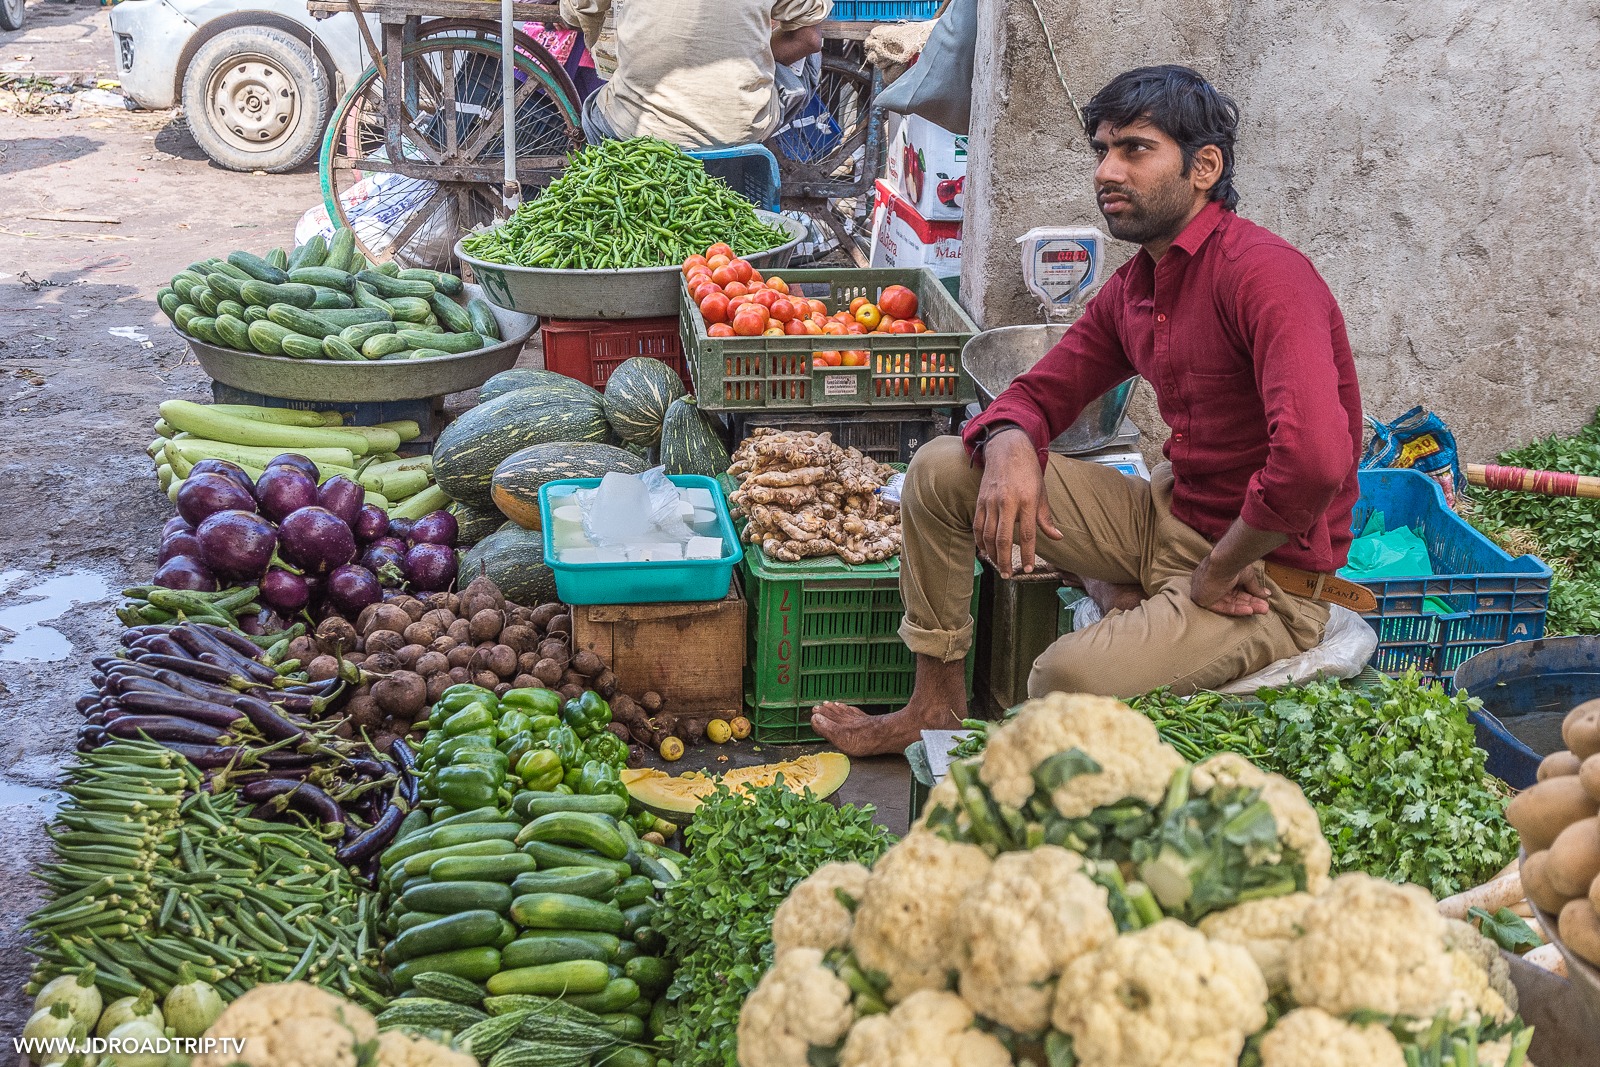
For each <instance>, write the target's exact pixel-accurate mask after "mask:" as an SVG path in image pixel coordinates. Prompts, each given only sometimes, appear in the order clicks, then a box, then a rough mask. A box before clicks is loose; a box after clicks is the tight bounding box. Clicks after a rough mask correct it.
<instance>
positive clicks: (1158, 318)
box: [1156, 315, 1167, 322]
mask: <svg viewBox="0 0 1600 1067" xmlns="http://www.w3.org/2000/svg"><path fill="white" fill-rule="evenodd" d="M1156 321H1157V322H1166V321H1167V317H1166V316H1165V315H1157V316H1156Z"/></svg>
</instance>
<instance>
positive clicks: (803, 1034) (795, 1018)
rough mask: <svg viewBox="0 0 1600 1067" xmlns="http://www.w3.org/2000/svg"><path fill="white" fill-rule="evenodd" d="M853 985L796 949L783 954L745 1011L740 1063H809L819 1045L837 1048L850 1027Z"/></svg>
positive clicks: (792, 1066)
mask: <svg viewBox="0 0 1600 1067" xmlns="http://www.w3.org/2000/svg"><path fill="white" fill-rule="evenodd" d="M854 1020H855V1012H854V1010H853V1009H852V1008H851V1007H850V987H849V986H847V985H845V984H844V983H843V982H842V981H840V980H839V976H838V975H836V974H834V973H833V972H832V971H830V970H829V969H828V968H827V967H824V966H823V965H822V953H820V952H818V951H817V950H816V949H814V948H796V949H791V950H790V951H788V952H786V953H784V954H783V955H782V956H780V957H778V961H777V963H775V964H773V966H772V969H771V970H769V971H768V972H767V973H766V974H765V975H764V976H763V977H762V979H761V984H760V985H758V986H756V988H755V991H754V992H752V993H751V994H750V996H749V997H748V998H746V1000H745V1002H744V1008H743V1009H742V1010H741V1011H740V1012H739V1067H807V1063H806V1055H807V1053H808V1052H809V1051H810V1049H811V1047H812V1046H813V1045H816V1046H819V1047H823V1048H832V1047H833V1046H834V1045H836V1044H838V1043H839V1039H840V1038H842V1037H843V1036H844V1034H845V1031H846V1030H848V1029H850V1024H851V1022H853V1021H854Z"/></svg>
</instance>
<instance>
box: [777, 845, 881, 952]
mask: <svg viewBox="0 0 1600 1067" xmlns="http://www.w3.org/2000/svg"><path fill="white" fill-rule="evenodd" d="M871 873H872V872H871V871H869V870H867V869H866V868H865V867H863V866H862V865H861V864H859V863H825V864H823V865H822V866H821V867H818V868H817V869H816V870H815V871H812V872H811V876H810V877H809V878H807V879H806V880H805V881H803V882H801V883H800V884H799V885H797V886H795V887H794V889H793V890H792V891H790V893H789V896H788V898H787V899H786V900H784V902H783V903H782V904H779V905H778V910H777V912H776V913H774V914H773V916H772V954H773V958H774V959H776V958H778V957H779V956H782V955H783V954H784V953H786V952H788V951H790V950H791V949H797V948H814V949H816V950H817V951H819V952H827V951H828V950H829V949H834V948H842V947H844V946H845V945H848V944H849V943H850V928H851V927H852V926H854V925H855V916H853V915H852V914H851V913H850V909H848V908H846V907H845V906H844V905H843V904H841V903H840V902H839V896H838V894H837V893H836V892H835V890H840V889H842V890H844V892H845V893H846V894H848V895H849V896H850V897H852V898H854V899H855V900H856V901H857V902H859V901H860V900H861V898H862V896H864V895H865V893H866V890H867V877H868V875H870V874H871Z"/></svg>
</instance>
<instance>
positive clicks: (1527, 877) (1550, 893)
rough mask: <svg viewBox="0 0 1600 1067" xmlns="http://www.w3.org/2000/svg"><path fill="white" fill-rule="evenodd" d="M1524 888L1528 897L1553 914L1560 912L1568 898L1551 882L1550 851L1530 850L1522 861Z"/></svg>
mask: <svg viewBox="0 0 1600 1067" xmlns="http://www.w3.org/2000/svg"><path fill="white" fill-rule="evenodd" d="M1522 890H1523V892H1525V893H1526V894H1527V895H1528V899H1529V900H1530V901H1532V902H1533V903H1534V904H1537V905H1538V906H1539V907H1540V908H1541V909H1542V910H1544V911H1546V912H1548V913H1549V914H1551V915H1557V914H1559V913H1560V911H1561V908H1562V906H1563V905H1565V904H1566V902H1567V898H1566V897H1564V896H1562V895H1561V894H1560V893H1557V892H1556V891H1555V887H1554V886H1552V885H1551V884H1550V853H1548V852H1530V853H1529V854H1528V856H1527V858H1525V859H1524V860H1523V861H1522Z"/></svg>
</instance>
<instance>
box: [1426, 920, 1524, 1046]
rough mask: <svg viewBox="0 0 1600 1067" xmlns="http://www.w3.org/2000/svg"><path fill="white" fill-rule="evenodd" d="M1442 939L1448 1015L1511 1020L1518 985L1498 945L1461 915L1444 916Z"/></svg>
mask: <svg viewBox="0 0 1600 1067" xmlns="http://www.w3.org/2000/svg"><path fill="white" fill-rule="evenodd" d="M1444 941H1445V949H1446V950H1447V951H1448V952H1449V953H1450V973H1451V975H1452V977H1453V981H1452V983H1451V987H1452V988H1451V998H1450V1008H1449V1011H1450V1016H1451V1018H1454V1019H1468V1020H1470V1019H1473V1018H1477V1019H1481V1020H1482V1021H1483V1022H1485V1023H1508V1022H1510V1021H1511V1020H1512V1018H1514V1017H1515V1016H1516V1014H1517V987H1516V986H1514V985H1512V984H1511V965H1510V964H1508V963H1506V958H1505V957H1504V956H1503V955H1501V954H1500V946H1498V945H1496V944H1495V943H1494V942H1493V941H1491V940H1489V939H1488V938H1487V937H1484V936H1483V935H1482V934H1480V933H1479V932H1478V930H1477V928H1476V927H1474V926H1473V925H1472V924H1471V923H1468V922H1462V921H1461V920H1460V919H1446V920H1445V934H1444ZM1484 1062H1486V1063H1492V1062H1493V1061H1490V1060H1485V1061H1484Z"/></svg>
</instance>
